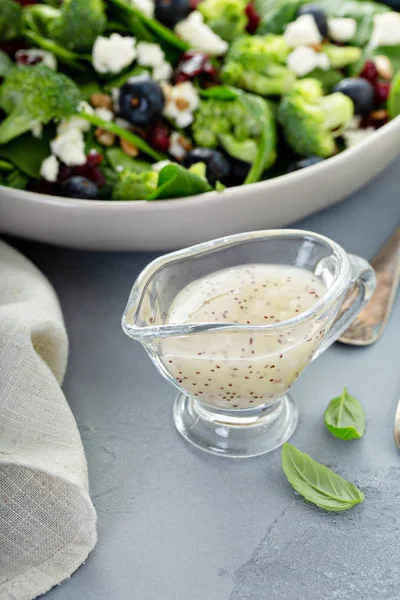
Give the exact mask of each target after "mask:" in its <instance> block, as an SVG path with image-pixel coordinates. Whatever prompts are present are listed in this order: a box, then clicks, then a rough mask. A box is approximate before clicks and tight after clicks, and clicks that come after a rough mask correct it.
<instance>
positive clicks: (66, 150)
mask: <svg viewBox="0 0 400 600" xmlns="http://www.w3.org/2000/svg"><path fill="white" fill-rule="evenodd" d="M50 148H51V151H52V153H53V154H54V155H55V156H57V158H59V159H60V160H61V161H62V162H63V163H65V164H66V165H68V166H69V167H75V166H77V165H84V164H85V163H86V154H85V140H84V139H83V133H82V132H81V131H79V130H78V129H67V130H65V131H64V132H63V133H62V134H61V135H57V137H56V138H54V140H52V142H50Z"/></svg>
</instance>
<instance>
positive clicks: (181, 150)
mask: <svg viewBox="0 0 400 600" xmlns="http://www.w3.org/2000/svg"><path fill="white" fill-rule="evenodd" d="M183 140H184V138H182V135H181V134H180V133H178V132H177V131H174V132H173V133H172V134H171V137H170V138H169V148H168V152H169V153H170V154H171V155H172V156H174V157H175V158H177V159H178V160H180V159H181V158H183V157H184V156H185V154H186V152H187V150H186V148H185V145H184V144H183V143H182V141H183ZM164 166H165V165H164Z"/></svg>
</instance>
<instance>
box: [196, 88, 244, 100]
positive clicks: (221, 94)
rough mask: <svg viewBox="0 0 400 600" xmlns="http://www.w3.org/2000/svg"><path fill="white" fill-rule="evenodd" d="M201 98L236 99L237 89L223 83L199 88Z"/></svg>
mask: <svg viewBox="0 0 400 600" xmlns="http://www.w3.org/2000/svg"><path fill="white" fill-rule="evenodd" d="M199 93H200V96H201V97H202V98H217V99H218V100H236V99H237V97H238V90H236V89H234V88H230V87H228V86H225V85H216V86H214V87H211V88H208V89H207V90H202V89H200V90H199Z"/></svg>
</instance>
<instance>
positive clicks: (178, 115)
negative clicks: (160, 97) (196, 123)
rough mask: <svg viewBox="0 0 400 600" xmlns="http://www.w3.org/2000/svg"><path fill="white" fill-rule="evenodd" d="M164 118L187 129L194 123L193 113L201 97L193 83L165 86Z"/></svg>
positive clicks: (186, 82) (185, 82)
mask: <svg viewBox="0 0 400 600" xmlns="http://www.w3.org/2000/svg"><path fill="white" fill-rule="evenodd" d="M164 95H165V98H166V102H165V107H164V116H165V117H167V118H168V119H171V120H172V121H174V122H175V123H176V125H177V126H178V127H182V128H183V127H187V126H188V125H190V123H192V121H193V118H194V117H193V113H194V112H195V110H197V108H198V106H199V95H198V93H197V90H196V88H195V87H194V85H193V83H192V82H191V81H184V82H183V83H177V84H176V85H174V86H165V88H164Z"/></svg>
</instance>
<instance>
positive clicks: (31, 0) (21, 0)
mask: <svg viewBox="0 0 400 600" xmlns="http://www.w3.org/2000/svg"><path fill="white" fill-rule="evenodd" d="M16 2H18V4H20V5H21V6H28V5H29V4H38V0H16Z"/></svg>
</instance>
